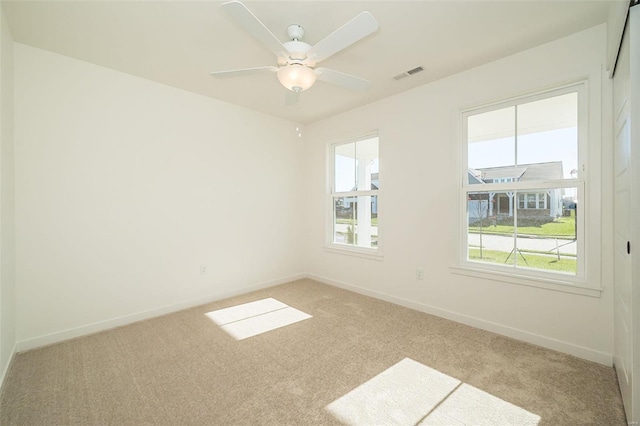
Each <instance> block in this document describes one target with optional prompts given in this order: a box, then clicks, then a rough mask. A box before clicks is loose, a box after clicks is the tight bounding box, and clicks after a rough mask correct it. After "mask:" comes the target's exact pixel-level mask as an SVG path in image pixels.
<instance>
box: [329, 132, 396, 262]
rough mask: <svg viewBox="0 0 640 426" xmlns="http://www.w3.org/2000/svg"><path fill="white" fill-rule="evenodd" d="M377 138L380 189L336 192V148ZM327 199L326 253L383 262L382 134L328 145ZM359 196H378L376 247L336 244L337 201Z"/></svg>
mask: <svg viewBox="0 0 640 426" xmlns="http://www.w3.org/2000/svg"><path fill="white" fill-rule="evenodd" d="M372 138H377V140H378V189H369V190H356V191H342V192H336V191H335V187H336V185H335V148H336V147H337V146H340V145H346V144H349V143H357V142H358V141H362V140H367V139H372ZM326 152H327V167H326V170H327V197H326V200H327V201H326V209H325V211H326V221H325V247H324V248H325V251H329V252H333V253H339V254H347V255H354V256H358V257H363V258H368V259H373V260H382V258H383V255H382V208H381V206H382V203H381V194H382V190H381V189H380V188H381V187H382V185H381V182H382V181H381V179H380V176H381V173H382V165H381V161H380V133H379V132H378V131H377V130H376V131H372V132H367V133H363V134H361V135H359V136H355V137H350V138H345V139H340V140H337V141H333V142H329V143H328V144H327V150H326ZM358 196H376V197H377V200H376V209H377V219H378V226H377V227H378V237H377V243H376V247H362V246H356V245H349V244H341V243H336V242H334V225H335V221H334V214H335V210H334V209H335V204H334V203H335V199H336V198H345V197H358Z"/></svg>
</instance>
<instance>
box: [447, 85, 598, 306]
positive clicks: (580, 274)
mask: <svg viewBox="0 0 640 426" xmlns="http://www.w3.org/2000/svg"><path fill="white" fill-rule="evenodd" d="M574 92H575V93H577V95H578V170H579V173H578V176H577V177H575V178H569V179H556V180H546V181H528V182H520V181H515V182H497V183H487V184H483V185H477V184H470V183H469V180H468V147H469V144H468V140H467V139H468V138H467V125H468V118H469V117H470V116H473V115H478V114H482V113H485V112H489V111H494V110H498V109H502V108H507V107H512V106H515V105H521V104H526V103H530V102H535V101H539V100H543V99H547V98H551V97H555V96H561V95H564V94H568V93H574ZM589 118H590V117H589V100H588V80H579V81H575V82H572V83H570V84H566V85H559V86H555V87H554V88H551V89H547V90H541V91H537V92H534V93H531V94H528V95H524V96H518V97H513V98H510V99H506V100H503V101H499V102H495V103H491V104H485V105H482V106H479V107H474V108H468V109H465V110H462V111H460V119H461V140H460V144H461V151H460V160H461V163H460V165H461V167H460V170H459V176H460V178H461V181H460V182H461V184H460V186H459V200H460V208H459V213H460V214H459V220H458V225H457V227H458V230H459V232H460V238H459V247H458V255H457V262H456V263H457V264H456V266H455V267H454V268H453V271H454V272H457V273H460V274H463V275H470V276H476V277H483V278H489V279H497V280H500V281H506V282H513V283H516V284H524V285H532V286H536V287H543V288H549V289H556V290H561V291H567V292H570V293H578V294H586V295H591V296H599V295H600V291H601V289H600V288H596V287H594V286H592V285H589V281H588V278H589V277H588V276H587V267H586V265H587V263H588V250H587V249H588V248H589V241H588V239H587V238H586V237H587V235H586V224H587V223H589V216H590V212H589V211H588V209H587V206H589V199H588V198H589V191H588V189H589V186H590V184H589V183H588V182H589V174H588V171H589V167H588V162H587V161H588V140H589V129H590V126H589ZM564 188H576V193H577V199H578V200H579V205H580V211H579V214H578V216H577V233H576V238H577V271H576V274H575V275H570V274H565V273H561V272H554V271H545V270H534V269H525V268H517V267H512V266H506V267H505V266H503V265H499V264H491V263H488V262H486V263H483V262H476V261H472V260H469V259H468V247H469V238H468V237H469V234H468V212H467V208H468V207H467V206H468V194H469V193H471V192H497V193H500V192H508V191H516V192H517V194H515V195H514V200H515V202H514V209H519V208H520V198H519V196H520V195H521V194H523V193H524V194H531V193H533V194H534V195H535V194H537V193H540V194H542V193H546V192H547V190H551V189H564ZM527 201H528V197H527V196H526V195H525V208H526V207H527ZM544 204H545V205H546V204H547V202H546V197H545V201H544ZM536 205H538V201H537V195H536Z"/></svg>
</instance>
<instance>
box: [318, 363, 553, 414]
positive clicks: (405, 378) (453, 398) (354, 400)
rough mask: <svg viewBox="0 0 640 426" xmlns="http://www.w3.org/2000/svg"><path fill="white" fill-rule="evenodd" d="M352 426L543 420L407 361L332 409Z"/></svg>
mask: <svg viewBox="0 0 640 426" xmlns="http://www.w3.org/2000/svg"><path fill="white" fill-rule="evenodd" d="M326 410H327V411H328V412H329V413H331V414H332V415H333V416H334V417H335V418H337V419H338V420H340V421H341V422H343V423H346V424H349V425H371V424H385V425H407V424H410V425H415V424H420V425H452V426H453V425H455V426H461V425H485V424H486V425H515V424H517V425H522V426H525V425H527V426H528V425H532V426H533V425H537V424H538V423H539V422H540V416H538V415H536V414H533V413H530V412H529V411H527V410H525V409H523V408H520V407H518V406H516V405H513V404H510V403H508V402H506V401H503V400H502V399H500V398H497V397H495V396H493V395H491V394H488V393H486V392H483V391H481V390H480V389H477V388H474V387H473V386H470V385H467V384H465V383H462V382H461V381H460V380H458V379H455V378H453V377H451V376H448V375H446V374H444V373H441V372H439V371H438V370H434V369H433V368H430V367H427V366H426V365H424V364H421V363H419V362H416V361H414V360H412V359H409V358H405V359H403V360H402V361H400V362H398V363H397V364H395V365H393V366H391V367H390V368H388V369H387V370H385V371H383V372H382V373H380V374H378V375H377V376H375V377H373V378H372V379H370V380H369V381H367V382H365V383H363V384H362V385H360V386H358V387H357V388H355V389H354V390H352V391H351V392H349V393H347V394H345V395H343V396H341V397H340V398H338V399H337V400H335V401H333V402H332V403H331V404H329V405H327V406H326Z"/></svg>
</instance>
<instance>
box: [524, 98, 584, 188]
mask: <svg viewBox="0 0 640 426" xmlns="http://www.w3.org/2000/svg"><path fill="white" fill-rule="evenodd" d="M517 117H518V165H519V166H521V167H524V168H526V172H525V173H524V174H523V175H522V178H521V180H522V181H531V180H549V179H571V178H575V177H577V170H578V94H577V93H575V92H574V93H568V94H566V95H561V96H554V97H552V98H547V99H543V100H540V101H535V102H528V103H525V104H521V105H518V106H517ZM572 172H573V174H572Z"/></svg>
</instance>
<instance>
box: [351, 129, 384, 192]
mask: <svg viewBox="0 0 640 426" xmlns="http://www.w3.org/2000/svg"><path fill="white" fill-rule="evenodd" d="M378 158H379V157H378V137H377V136H376V137H373V138H370V139H364V140H360V141H357V142H356V159H357V161H356V168H357V169H356V182H357V189H358V191H369V190H371V189H378V188H379V185H380V182H379V181H378V172H379V161H378Z"/></svg>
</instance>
